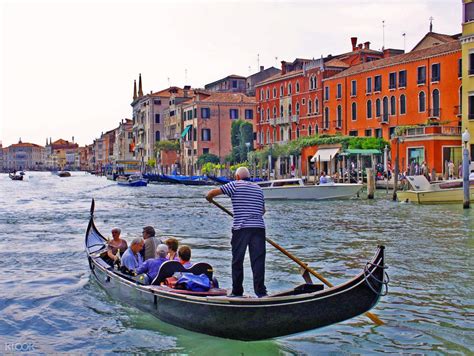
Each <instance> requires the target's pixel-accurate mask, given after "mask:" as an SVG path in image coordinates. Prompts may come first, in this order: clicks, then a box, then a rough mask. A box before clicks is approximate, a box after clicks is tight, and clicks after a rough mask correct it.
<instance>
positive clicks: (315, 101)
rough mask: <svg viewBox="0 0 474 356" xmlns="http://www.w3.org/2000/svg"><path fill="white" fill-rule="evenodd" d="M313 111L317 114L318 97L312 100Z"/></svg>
mask: <svg viewBox="0 0 474 356" xmlns="http://www.w3.org/2000/svg"><path fill="white" fill-rule="evenodd" d="M314 112H315V113H316V114H319V100H318V98H316V99H315V100H314Z"/></svg>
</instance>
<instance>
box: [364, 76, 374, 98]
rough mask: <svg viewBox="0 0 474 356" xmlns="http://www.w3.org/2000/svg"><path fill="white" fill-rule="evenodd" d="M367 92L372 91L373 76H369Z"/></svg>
mask: <svg viewBox="0 0 474 356" xmlns="http://www.w3.org/2000/svg"><path fill="white" fill-rule="evenodd" d="M365 92H366V93H367V94H370V93H372V78H371V77H369V78H367V81H366V88H365Z"/></svg>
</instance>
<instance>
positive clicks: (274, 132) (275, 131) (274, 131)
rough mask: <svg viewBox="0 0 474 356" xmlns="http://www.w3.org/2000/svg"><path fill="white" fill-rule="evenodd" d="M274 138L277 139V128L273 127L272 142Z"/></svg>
mask: <svg viewBox="0 0 474 356" xmlns="http://www.w3.org/2000/svg"><path fill="white" fill-rule="evenodd" d="M276 140H277V130H276V129H274V130H273V142H276Z"/></svg>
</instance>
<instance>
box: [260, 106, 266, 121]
mask: <svg viewBox="0 0 474 356" xmlns="http://www.w3.org/2000/svg"><path fill="white" fill-rule="evenodd" d="M260 117H261V120H260V121H265V110H264V109H263V108H261V109H260Z"/></svg>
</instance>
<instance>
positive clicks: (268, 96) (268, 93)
mask: <svg viewBox="0 0 474 356" xmlns="http://www.w3.org/2000/svg"><path fill="white" fill-rule="evenodd" d="M268 99H270V89H267V100H268Z"/></svg>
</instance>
